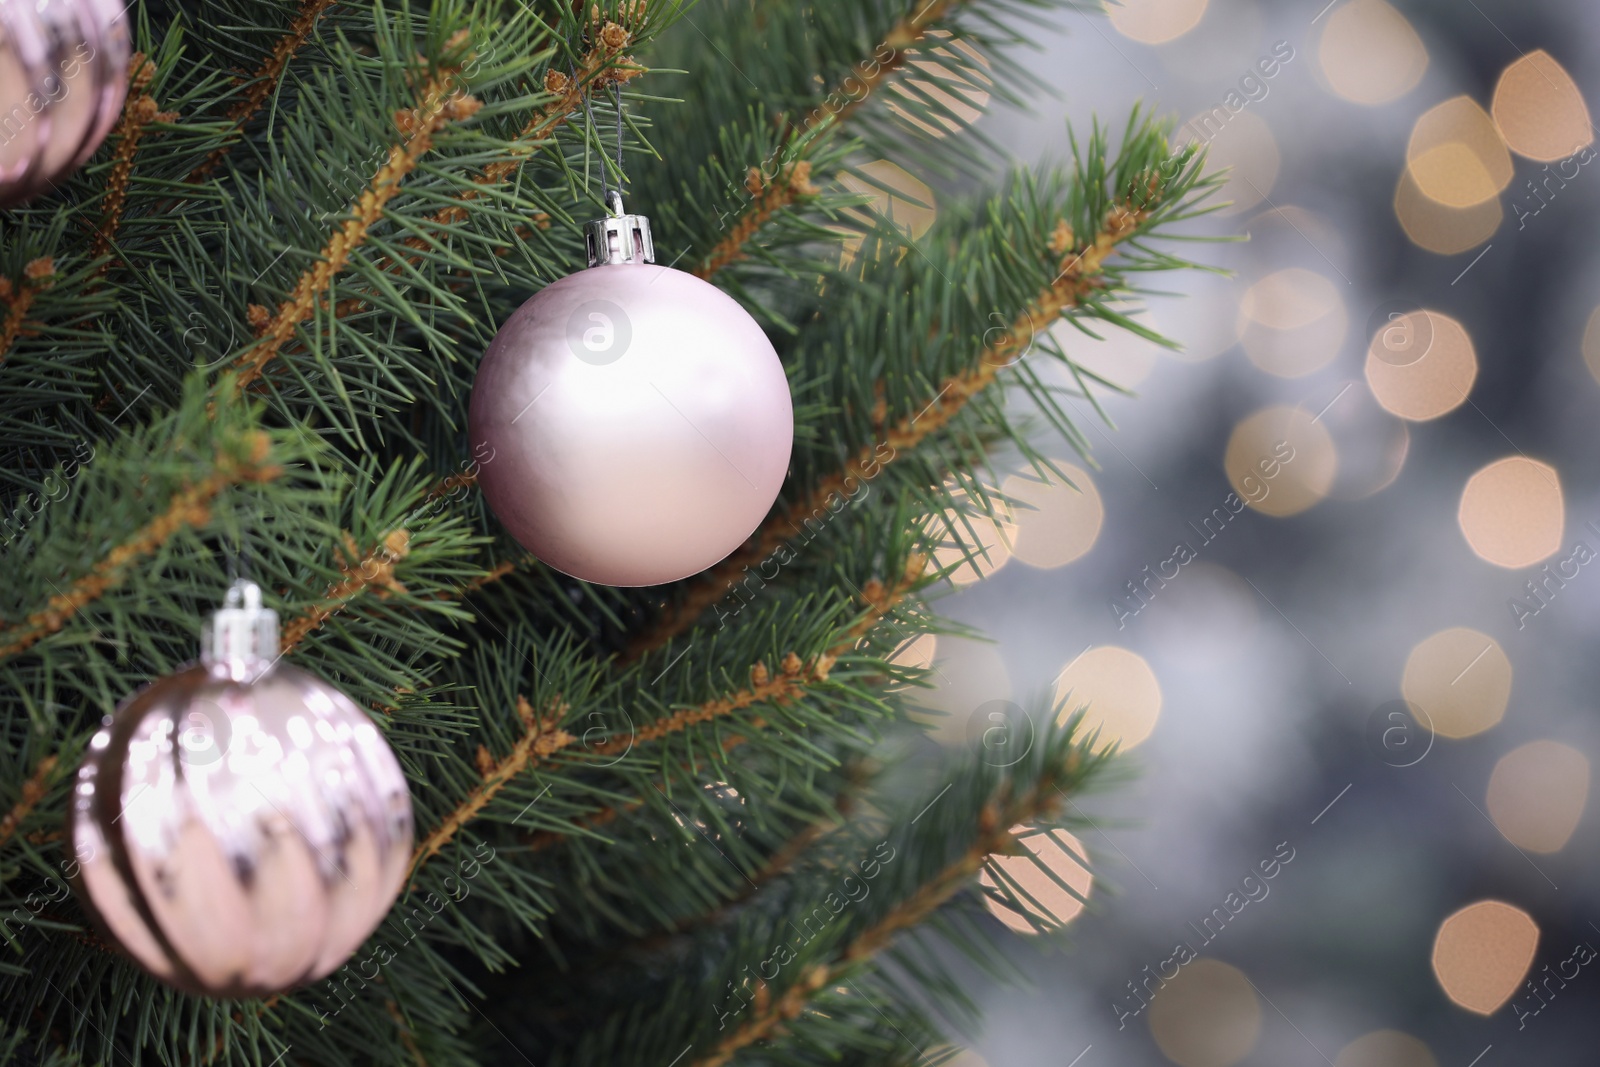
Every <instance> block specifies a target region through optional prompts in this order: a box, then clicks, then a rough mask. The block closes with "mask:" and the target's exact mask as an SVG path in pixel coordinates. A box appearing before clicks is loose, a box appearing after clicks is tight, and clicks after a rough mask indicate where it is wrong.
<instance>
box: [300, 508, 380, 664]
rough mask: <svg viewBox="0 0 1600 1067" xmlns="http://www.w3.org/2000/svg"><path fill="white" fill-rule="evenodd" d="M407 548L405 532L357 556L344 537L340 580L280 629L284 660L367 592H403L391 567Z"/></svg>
mask: <svg viewBox="0 0 1600 1067" xmlns="http://www.w3.org/2000/svg"><path fill="white" fill-rule="evenodd" d="M410 545H411V534H410V532H409V531H407V530H394V531H391V532H390V533H388V534H386V535H384V537H383V540H382V543H381V544H380V545H379V546H378V547H377V548H376V549H374V550H373V551H372V552H370V553H368V554H367V555H366V556H361V555H360V550H359V549H358V548H357V547H356V545H355V542H354V541H353V540H352V539H351V538H350V536H349V535H348V534H346V535H345V544H344V554H343V556H342V558H341V559H340V561H339V570H340V572H341V573H343V574H344V578H343V579H342V580H340V581H339V582H337V583H335V584H334V585H333V586H332V587H330V588H329V589H328V592H327V594H326V595H325V596H324V597H323V598H322V599H321V600H320V601H318V602H317V603H316V604H314V605H312V607H311V609H310V610H309V611H307V612H306V613H305V614H303V615H301V616H300V617H299V618H296V619H295V620H293V621H292V622H290V623H289V625H287V626H285V627H284V628H283V641H282V645H281V649H280V653H281V654H282V655H285V656H286V655H288V654H289V653H290V652H292V651H294V649H295V647H296V646H298V645H299V644H300V642H301V641H303V640H305V638H306V636H307V635H308V634H310V633H313V632H314V631H316V630H319V629H321V628H322V625H323V623H325V622H327V621H328V620H329V619H330V618H332V617H333V616H335V615H337V614H338V613H339V612H341V611H343V610H344V609H345V607H346V606H347V605H348V604H349V603H350V601H352V600H354V599H355V598H356V597H358V596H360V595H361V594H362V593H364V592H366V591H367V590H369V589H377V590H378V595H379V596H386V595H388V594H389V593H390V592H395V591H399V592H404V591H405V586H403V585H401V584H400V582H399V581H397V580H396V579H395V576H394V570H395V564H397V563H399V562H400V561H401V560H402V559H404V558H405V557H406V553H407V552H408V551H409V550H410ZM358 557H359V561H358Z"/></svg>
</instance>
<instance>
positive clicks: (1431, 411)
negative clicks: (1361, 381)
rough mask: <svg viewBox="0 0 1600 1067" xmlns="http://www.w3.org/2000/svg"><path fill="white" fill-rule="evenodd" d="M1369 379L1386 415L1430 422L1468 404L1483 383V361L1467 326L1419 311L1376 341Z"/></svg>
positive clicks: (1369, 354) (1369, 355) (1386, 329)
mask: <svg viewBox="0 0 1600 1067" xmlns="http://www.w3.org/2000/svg"><path fill="white" fill-rule="evenodd" d="M1397 339H1402V340H1397ZM1366 374H1367V385H1368V386H1369V387H1371V389H1372V395H1373V396H1374V397H1376V398H1377V401H1378V403H1379V404H1381V405H1382V406H1383V408H1384V410H1385V411H1388V412H1390V413H1391V414H1394V415H1398V416H1400V417H1401V418H1402V419H1411V420H1412V421H1413V422H1424V421H1426V420H1428V419H1437V418H1438V417H1439V416H1441V415H1445V414H1448V413H1449V412H1452V411H1454V410H1455V409H1456V408H1458V407H1460V406H1461V405H1462V404H1463V403H1464V402H1465V401H1466V399H1467V395H1468V394H1469V393H1471V392H1472V384H1473V382H1475V381H1477V378H1478V356H1477V352H1476V351H1475V350H1474V349H1473V346H1472V337H1471V335H1469V334H1468V333H1467V329H1466V327H1465V326H1463V325H1461V323H1459V322H1457V321H1456V320H1455V319H1453V318H1451V317H1450V316H1448V315H1445V314H1441V313H1440V312H1437V311H1413V312H1408V313H1407V314H1404V315H1401V316H1399V317H1397V318H1395V319H1393V320H1391V321H1390V322H1389V323H1388V324H1387V325H1385V326H1383V327H1381V328H1380V329H1379V330H1378V332H1377V333H1376V334H1374V335H1373V337H1372V343H1371V344H1370V345H1369V346H1368V347H1367V366H1366Z"/></svg>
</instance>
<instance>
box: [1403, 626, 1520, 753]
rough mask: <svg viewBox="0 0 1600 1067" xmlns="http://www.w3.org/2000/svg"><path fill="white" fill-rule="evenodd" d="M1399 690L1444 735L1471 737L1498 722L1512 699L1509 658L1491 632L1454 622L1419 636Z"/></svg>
mask: <svg viewBox="0 0 1600 1067" xmlns="http://www.w3.org/2000/svg"><path fill="white" fill-rule="evenodd" d="M1400 695H1401V696H1403V697H1405V698H1406V700H1408V701H1410V702H1411V703H1412V704H1415V705H1416V706H1417V707H1418V708H1420V709H1421V710H1422V713H1423V715H1425V716H1426V722H1425V725H1427V726H1430V727H1432V729H1433V731H1434V732H1435V733H1438V734H1440V735H1442V736H1444V737H1456V738H1461V737H1471V736H1472V735H1474V734H1480V733H1482V732H1483V731H1485V730H1487V729H1489V728H1490V727H1491V726H1494V725H1495V724H1497V723H1498V722H1499V721H1500V720H1501V718H1503V717H1504V716H1505V713H1506V704H1507V703H1508V702H1509V701H1510V700H1511V661H1510V660H1509V659H1507V658H1506V654H1505V651H1504V650H1503V649H1501V647H1500V644H1499V642H1497V641H1496V640H1495V639H1494V638H1492V637H1490V636H1489V635H1488V634H1484V633H1480V632H1479V631H1477V630H1472V629H1469V628H1467V627H1465V626H1456V627H1452V628H1450V629H1448V630H1440V631H1439V632H1438V633H1436V634H1433V635H1432V636H1430V637H1428V638H1426V639H1424V640H1422V641H1420V642H1418V643H1417V646H1416V647H1415V648H1413V649H1412V650H1411V655H1410V656H1408V657H1407V658H1406V666H1405V673H1404V674H1402V675H1401V678H1400Z"/></svg>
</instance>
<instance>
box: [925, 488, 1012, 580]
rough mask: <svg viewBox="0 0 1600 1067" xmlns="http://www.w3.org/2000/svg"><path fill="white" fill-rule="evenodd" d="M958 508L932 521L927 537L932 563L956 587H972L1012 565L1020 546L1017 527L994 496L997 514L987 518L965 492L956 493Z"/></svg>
mask: <svg viewBox="0 0 1600 1067" xmlns="http://www.w3.org/2000/svg"><path fill="white" fill-rule="evenodd" d="M955 498H956V501H957V504H958V506H957V507H956V508H955V509H953V510H951V511H948V512H946V513H944V514H942V515H936V516H934V517H933V518H932V519H931V520H929V522H928V525H927V534H928V538H929V540H930V541H931V542H932V544H933V553H932V555H933V564H934V566H936V567H937V568H939V569H940V570H941V571H942V570H945V569H947V568H948V569H949V574H948V575H946V577H948V578H949V580H950V582H951V583H952V584H954V585H958V586H961V585H971V584H972V583H974V582H978V581H981V580H983V579H984V578H987V577H989V576H990V575H992V574H994V573H995V572H997V571H999V570H1000V568H1002V567H1004V566H1005V565H1006V564H1007V563H1009V562H1011V552H1012V547H1013V546H1014V545H1016V543H1017V528H1016V526H1015V525H1014V523H1013V520H1012V517H1011V515H1010V513H1009V510H1008V509H1007V508H1006V507H1005V506H1004V505H1002V504H1001V503H1000V502H999V501H998V500H994V499H993V498H992V497H991V502H992V503H993V504H994V512H995V513H994V515H993V516H992V517H991V516H988V515H984V514H982V513H981V511H979V510H977V509H976V505H971V504H969V503H968V502H969V501H970V498H969V497H968V496H967V495H966V493H965V492H961V491H957V492H956V493H955Z"/></svg>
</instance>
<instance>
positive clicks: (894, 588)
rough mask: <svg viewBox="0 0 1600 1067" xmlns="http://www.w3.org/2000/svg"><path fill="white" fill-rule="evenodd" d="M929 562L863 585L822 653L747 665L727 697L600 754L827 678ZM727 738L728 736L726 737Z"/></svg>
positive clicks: (620, 739)
mask: <svg viewBox="0 0 1600 1067" xmlns="http://www.w3.org/2000/svg"><path fill="white" fill-rule="evenodd" d="M926 567H927V557H925V556H913V557H912V558H911V559H910V560H909V561H908V562H907V564H906V569H905V573H904V574H903V575H901V577H900V578H899V579H898V580H897V581H896V582H895V583H894V584H893V585H889V586H885V585H884V584H883V583H882V582H880V581H877V580H876V579H874V580H873V581H869V582H868V583H867V584H866V585H865V586H864V587H863V588H862V590H861V592H862V595H863V597H864V598H865V600H866V602H867V610H866V611H865V612H864V613H863V614H862V616H861V618H860V619H859V620H857V621H856V623H855V625H853V626H851V627H850V628H849V629H848V630H846V631H845V632H844V633H843V634H842V635H841V636H840V638H839V640H838V641H835V642H834V643H833V644H832V645H830V646H829V647H828V649H827V651H825V652H824V653H822V655H820V656H818V657H816V658H815V659H812V660H809V661H807V662H804V663H802V662H801V661H800V658H799V657H798V656H796V655H795V654H794V653H793V652H791V653H789V654H788V655H787V656H785V657H784V659H783V662H782V663H781V664H780V665H779V671H778V676H777V677H773V676H772V674H771V672H770V671H769V670H768V668H767V666H766V664H764V663H757V664H756V665H755V666H754V667H753V668H751V681H752V683H753V684H752V685H751V686H750V687H749V688H747V689H741V690H739V691H738V692H736V693H732V694H729V695H728V696H726V697H719V698H718V699H716V700H711V701H707V702H706V703H704V704H701V705H699V706H698V707H693V708H684V709H682V710H680V711H676V712H674V713H673V714H671V715H669V716H667V717H666V718H664V719H660V720H657V721H656V722H653V723H651V724H650V725H649V726H647V727H645V728H644V729H643V730H636V731H634V732H633V733H631V734H622V735H619V736H617V737H613V738H610V739H608V740H606V741H605V742H604V743H603V744H600V745H596V746H595V750H596V751H597V752H599V753H601V754H606V753H609V752H613V751H618V750H620V751H627V749H628V748H629V747H630V746H631V745H633V744H636V743H638V742H641V741H659V740H660V739H661V738H663V737H666V736H668V735H670V734H675V733H681V732H683V731H684V730H687V729H689V728H690V727H691V726H698V725H699V724H700V723H704V722H710V721H712V720H713V719H719V718H723V717H725V716H728V715H731V714H733V713H734V712H735V711H740V710H742V709H744V708H748V707H750V706H751V705H754V704H785V703H789V702H790V701H793V700H796V699H798V698H799V697H800V696H801V695H802V694H804V693H805V691H806V690H807V689H809V688H811V687H812V686H816V685H821V684H823V683H825V682H827V680H828V673H829V671H830V670H832V668H833V664H834V662H835V661H836V660H837V659H838V658H839V657H840V656H842V655H844V654H845V653H846V652H848V651H850V650H851V649H853V648H854V647H855V646H856V642H858V641H859V640H860V639H861V638H862V637H863V636H864V635H865V634H866V633H867V631H869V630H871V629H872V627H873V626H875V625H876V624H877V622H878V620H879V619H882V618H883V617H884V616H885V615H887V614H889V612H891V611H893V610H894V608H895V606H896V605H898V604H899V603H900V602H901V601H902V600H904V599H905V598H906V596H907V595H908V594H909V593H910V592H911V591H912V590H913V589H915V588H916V587H917V586H918V585H919V584H920V583H921V581H922V574H923V571H924V570H925V568H926ZM730 740H731V739H730Z"/></svg>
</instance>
